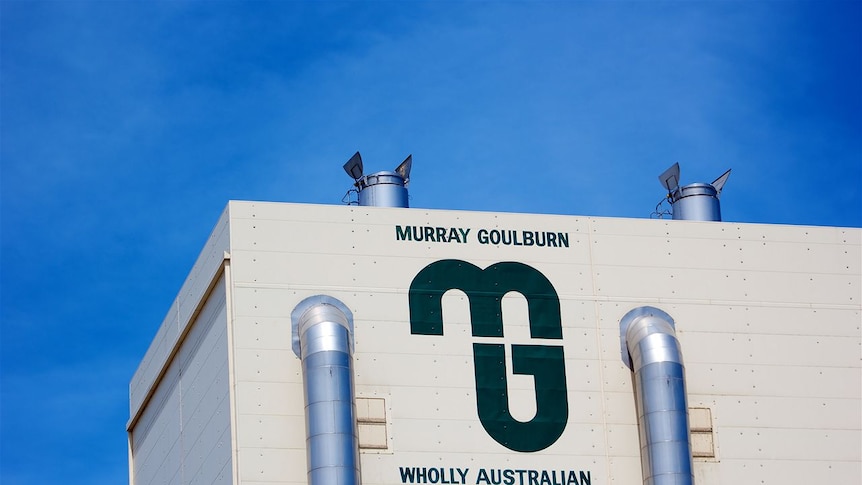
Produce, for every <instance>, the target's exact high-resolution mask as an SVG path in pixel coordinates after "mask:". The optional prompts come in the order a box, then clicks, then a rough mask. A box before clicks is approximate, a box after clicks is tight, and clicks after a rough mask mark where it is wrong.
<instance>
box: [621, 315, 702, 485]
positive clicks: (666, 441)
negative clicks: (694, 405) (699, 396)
mask: <svg viewBox="0 0 862 485" xmlns="http://www.w3.org/2000/svg"><path fill="white" fill-rule="evenodd" d="M620 337H621V340H622V341H623V342H624V350H625V351H626V354H627V355H624V356H623V358H624V360H626V363H627V364H628V365H630V367H631V369H632V371H633V372H634V377H635V397H636V401H637V408H638V423H639V426H638V428H639V431H640V445H641V468H642V470H643V480H644V482H643V483H644V485H692V484H693V483H694V476H693V474H692V461H691V446H690V443H689V424H688V404H687V400H686V391H685V367H684V365H683V362H682V353H681V352H680V348H679V341H678V340H677V338H676V333H675V331H674V324H673V319H672V318H671V317H670V315H668V314H667V313H665V312H663V311H661V310H659V309H658V308H653V307H639V308H635V309H634V310H632V311H630V312H628V313H627V314H626V315H625V316H624V317H623V318H622V320H621V321H620ZM629 359H630V360H629Z"/></svg>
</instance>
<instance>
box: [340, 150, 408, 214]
mask: <svg viewBox="0 0 862 485" xmlns="http://www.w3.org/2000/svg"><path fill="white" fill-rule="evenodd" d="M412 166H413V155H408V156H407V158H406V159H404V161H403V162H401V164H400V165H398V167H397V168H395V171H394V172H377V173H373V174H370V175H363V167H362V157H361V156H360V155H359V152H356V153H355V154H354V155H353V156H352V157H351V158H350V160H348V161H347V163H345V164H344V171H345V172H347V175H350V176H351V177H353V181H354V183H353V186H354V187H356V188H355V189H351V190H350V191H348V193H347V196H346V198H349V197H350V193H351V192H356V193H357V194H358V198H359V201H358V203H359V205H362V206H375V207H409V205H410V204H409V202H408V198H407V184H408V182H409V181H410V169H411V168H412Z"/></svg>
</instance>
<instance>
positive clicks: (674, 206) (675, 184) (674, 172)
mask: <svg viewBox="0 0 862 485" xmlns="http://www.w3.org/2000/svg"><path fill="white" fill-rule="evenodd" d="M728 177H730V170H728V171H727V172H724V173H723V174H722V175H721V176H720V177H718V178H717V179H715V180H714V181H713V182H712V183H711V184H705V183H695V184H689V185H686V186H683V187H680V186H679V164H678V163H674V164H673V166H671V167H670V168H669V169H667V170H665V171H664V173H662V174H661V175H659V177H658V179H659V182H661V184H662V186H664V188H666V189H667V191H668V193H667V196H666V197H667V200H668V201H669V202H670V205H671V212H672V214H673V218H674V219H680V220H687V221H721V207H720V203H719V200H718V197H719V195H720V194H721V189H722V188H723V187H724V183H725V182H727V178H728Z"/></svg>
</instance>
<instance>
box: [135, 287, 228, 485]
mask: <svg viewBox="0 0 862 485" xmlns="http://www.w3.org/2000/svg"><path fill="white" fill-rule="evenodd" d="M227 341H228V340H227V313H226V306H225V282H224V278H221V279H220V280H219V281H218V282H217V283H216V285H215V288H214V289H213V291H212V292H211V293H210V295H209V299H208V300H207V301H206V303H205V304H204V305H203V307H202V309H201V311H200V313H199V314H198V316H197V318H196V319H195V320H194V322H192V323H191V329H190V330H189V332H188V334H187V335H186V336H185V338H184V339H183V341H182V343H181V344H180V348H179V351H178V352H177V353H176V354H175V356H174V358H173V359H172V360H171V362H170V364H169V366H168V370H167V372H166V373H165V374H164V376H163V377H162V379H160V380H159V381H158V382H157V383H156V389H155V392H154V393H153V395H152V397H151V398H150V400H149V401H147V402H146V405H145V406H146V407H145V408H144V410H143V412H142V413H141V416H140V418H139V419H138V420H137V422H136V423H135V425H134V427H133V428H132V429H131V430H130V432H131V440H130V441H131V447H132V450H131V451H132V466H133V477H134V481H133V484H134V485H149V484H156V483H166V484H167V483H176V484H188V483H206V484H215V483H221V484H230V483H232V482H233V476H232V474H231V462H232V456H233V454H232V450H231V445H230V437H231V434H230V433H231V430H230V400H229V399H228V396H229V386H228V344H227Z"/></svg>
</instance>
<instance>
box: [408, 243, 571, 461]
mask: <svg viewBox="0 0 862 485" xmlns="http://www.w3.org/2000/svg"><path fill="white" fill-rule="evenodd" d="M454 289H458V290H461V291H463V292H464V293H465V294H466V295H467V299H468V300H469V304H470V319H471V322H472V333H473V336H474V337H503V311H502V304H501V302H502V299H503V296H504V295H505V294H506V293H508V292H510V291H516V292H518V293H520V294H522V295H524V297H525V298H526V300H527V311H528V315H529V319H530V321H529V325H530V337H531V338H532V339H542V340H551V341H553V340H561V339H562V338H563V327H562V322H561V320H560V298H559V296H557V292H556V290H554V287H553V285H551V282H550V281H548V278H546V277H545V275H543V274H542V273H541V272H539V271H538V270H536V269H535V268H533V267H531V266H527V265H526V264H522V263H516V262H502V263H497V264H493V265H491V266H489V267H487V268H485V269H481V268H479V267H478V266H476V265H473V264H470V263H468V262H466V261H460V260H457V259H444V260H441V261H436V262H434V263H431V264H429V265H428V266H426V267H425V268H423V269H422V271H420V272H419V274H417V275H416V277H415V278H413V281H412V282H411V283H410V292H409V304H410V333H411V334H414V335H443V308H442V298H443V294H444V293H446V292H447V291H449V290H454ZM507 358H511V359H512V370H513V372H514V373H515V374H526V375H532V376H534V378H535V386H536V415H535V416H534V417H533V419H531V420H530V421H527V422H523V421H518V420H516V419H515V418H513V417H512V416H511V414H510V413H509V390H508V386H507V383H506V359H507ZM473 367H474V370H475V375H476V407H477V409H478V412H479V420H480V421H481V422H482V426H483V427H484V428H485V431H487V432H488V434H489V435H490V436H491V437H492V438H493V439H494V440H495V441H497V442H498V443H500V444H501V445H503V446H505V447H506V448H509V449H511V450H515V451H524V452H530V451H539V450H543V449H545V448H547V447H548V446H551V445H552V444H553V443H554V442H555V441H557V439H558V438H559V437H560V435H562V434H563V430H564V429H565V427H566V422H567V421H568V418H569V403H568V398H567V394H566V368H565V357H564V355H563V346H562V345H512V346H511V350H510V352H509V356H507V352H506V348H505V346H504V345H503V344H493V343H477V342H474V343H473Z"/></svg>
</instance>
